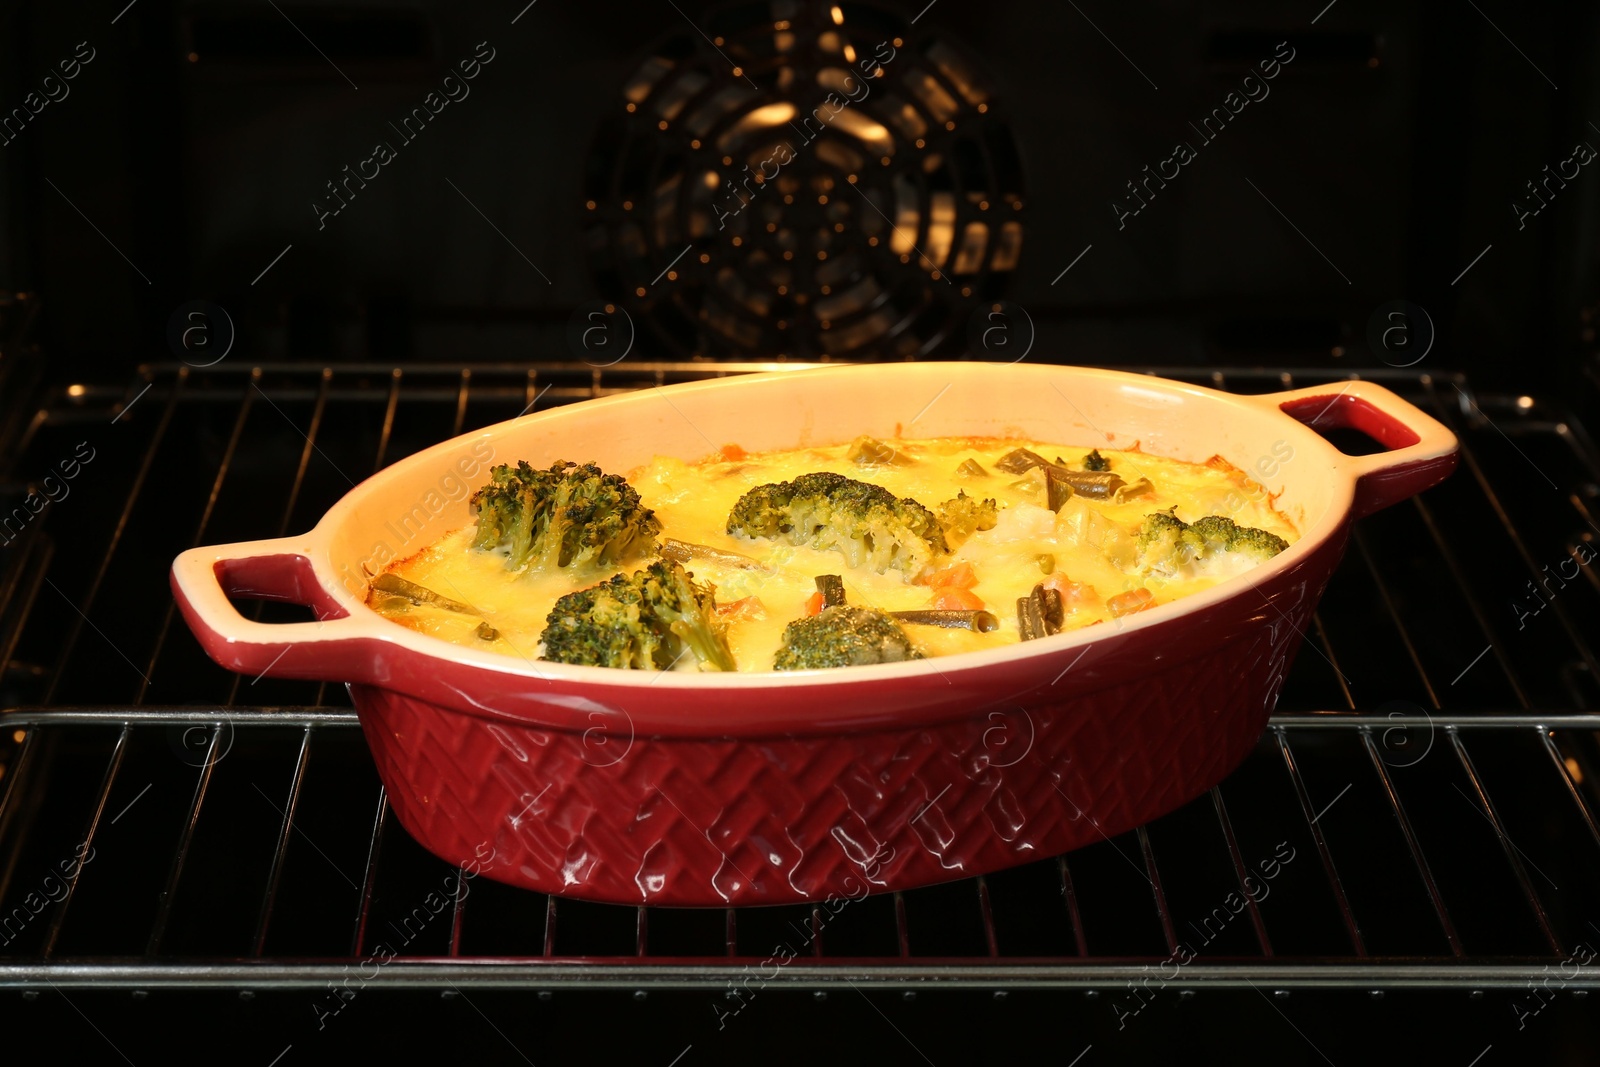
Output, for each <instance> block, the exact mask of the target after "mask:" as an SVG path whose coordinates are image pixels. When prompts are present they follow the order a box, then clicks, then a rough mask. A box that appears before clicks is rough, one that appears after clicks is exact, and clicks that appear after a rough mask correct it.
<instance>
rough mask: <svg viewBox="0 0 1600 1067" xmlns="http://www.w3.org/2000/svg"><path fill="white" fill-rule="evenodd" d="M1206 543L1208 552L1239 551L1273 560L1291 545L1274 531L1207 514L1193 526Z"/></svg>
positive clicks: (1250, 556) (1257, 558) (1256, 558)
mask: <svg viewBox="0 0 1600 1067" xmlns="http://www.w3.org/2000/svg"><path fill="white" fill-rule="evenodd" d="M1190 529H1191V530H1193V531H1194V532H1195V533H1197V534H1199V535H1200V536H1201V537H1202V538H1203V539H1204V540H1205V543H1206V553H1207V554H1208V555H1209V554H1212V553H1216V552H1237V553H1239V554H1241V555H1244V556H1248V557H1249V558H1251V559H1255V560H1264V559H1271V558H1272V557H1273V556H1276V555H1277V554H1278V553H1279V552H1282V551H1283V550H1284V549H1286V548H1288V547H1289V542H1287V541H1285V540H1284V539H1283V538H1281V537H1279V536H1278V535H1277V534H1275V533H1268V532H1267V531H1266V530H1258V529H1256V528H1255V527H1254V526H1240V525H1239V524H1238V523H1236V522H1234V521H1233V520H1232V519H1230V518H1227V517H1226V516H1224V515H1207V516H1206V517H1205V518H1203V519H1198V520H1196V521H1195V523H1194V525H1192V526H1191V527H1190Z"/></svg>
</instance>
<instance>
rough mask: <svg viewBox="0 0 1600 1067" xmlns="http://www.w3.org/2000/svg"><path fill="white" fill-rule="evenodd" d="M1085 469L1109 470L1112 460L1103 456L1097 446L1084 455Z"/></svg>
mask: <svg viewBox="0 0 1600 1067" xmlns="http://www.w3.org/2000/svg"><path fill="white" fill-rule="evenodd" d="M1083 469H1084V470H1086V471H1108V470H1110V469H1111V461H1110V460H1109V459H1107V458H1106V457H1104V456H1102V455H1101V454H1100V450H1099V449H1098V448H1097V449H1095V450H1094V451H1093V452H1090V453H1089V454H1088V455H1087V456H1084V457H1083Z"/></svg>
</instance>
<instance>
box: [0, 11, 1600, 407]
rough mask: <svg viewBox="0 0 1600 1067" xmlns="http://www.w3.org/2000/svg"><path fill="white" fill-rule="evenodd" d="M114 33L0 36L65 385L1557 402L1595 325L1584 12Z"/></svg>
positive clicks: (9, 149) (34, 283)
mask: <svg viewBox="0 0 1600 1067" xmlns="http://www.w3.org/2000/svg"><path fill="white" fill-rule="evenodd" d="M121 6H122V5H120V4H116V3H112V4H110V5H99V6H97V7H96V8H95V9H94V10H93V11H90V10H88V9H83V8H80V7H78V6H76V5H55V4H39V3H18V4H11V5H6V11H5V14H4V16H3V18H4V21H3V24H0V40H3V41H4V45H3V47H4V49H5V52H6V56H5V60H6V74H5V76H4V79H3V83H0V91H3V92H4V98H5V106H6V108H7V109H11V108H12V107H13V105H16V106H18V107H24V105H28V106H32V105H31V104H30V103H29V102H30V101H32V102H38V101H40V99H41V97H43V98H44V99H43V103H39V104H38V107H39V111H38V113H37V114H33V113H28V114H26V115H25V117H24V118H21V119H15V120H14V121H13V122H12V124H11V125H9V126H7V127H5V129H6V134H5V136H6V144H5V147H4V149H3V154H0V162H3V176H0V181H3V183H4V186H3V189H4V192H5V194H6V212H5V214H4V217H3V219H0V225H3V226H4V230H3V233H0V236H3V240H0V287H4V288H11V289H22V290H35V291H37V292H38V293H40V294H42V295H43V297H44V301H45V303H44V310H43V317H42V320H41V322H40V324H39V338H40V340H41V342H42V343H43V345H44V347H45V349H46V350H47V351H49V352H51V353H52V354H53V358H54V360H56V361H58V363H59V365H60V366H61V367H62V368H63V370H62V371H61V373H62V374H64V375H65V374H72V375H80V374H85V373H87V372H91V371H93V372H97V373H99V374H100V375H101V376H106V375H112V376H115V375H120V374H122V373H123V372H125V371H126V370H127V368H129V367H131V366H132V365H133V364H135V363H137V362H140V361H144V360H149V359H161V358H168V357H169V356H170V355H171V354H172V353H173V352H174V351H176V352H178V353H179V354H183V355H185V357H186V358H188V359H189V360H190V362H192V363H195V364H197V365H199V364H202V363H204V362H205V361H206V359H208V358H211V357H212V355H213V354H214V353H216V352H218V351H219V346H220V345H221V343H222V342H223V341H224V340H227V339H228V337H227V334H228V325H229V324H231V327H232V331H233V337H232V338H231V340H232V342H233V348H232V349H231V350H230V356H231V358H234V359H238V358H241V357H242V358H244V359H248V360H267V359H280V358H288V359H293V360H315V361H351V360H362V359H371V360H376V361H381V362H388V363H394V362H406V361H423V360H429V361H431V360H441V361H453V360H467V359H471V360H479V361H481V360H499V359H505V360H518V359H533V358H539V359H550V358H556V359H560V358H574V359H577V358H589V357H593V356H594V355H595V354H596V349H595V348H594V347H593V345H594V344H595V343H597V342H598V343H604V342H606V341H608V340H610V341H611V342H612V343H613V347H612V348H611V349H610V350H608V351H607V352H605V353H603V354H605V355H607V356H609V355H611V354H614V353H615V352H617V351H618V349H619V347H620V346H622V344H623V342H624V340H631V341H632V343H633V347H632V349H631V351H633V352H636V353H638V354H640V355H644V356H661V357H668V358H691V357H696V356H701V357H706V358H720V357H732V356H737V357H743V358H751V357H755V358H767V357H783V358H806V359H818V358H833V359H843V358H849V359H861V358H874V359H875V358H906V357H916V358H929V357H948V356H959V355H962V354H964V353H967V354H979V355H983V356H985V357H987V358H1006V359H1010V358H1014V357H1015V356H1017V355H1020V354H1021V353H1023V352H1024V351H1026V352H1028V353H1029V356H1030V358H1033V359H1044V360H1049V361H1078V362H1097V363H1156V364H1173V363H1181V362H1189V363H1206V362H1212V363H1219V364H1221V363H1233V364H1248V363H1252V362H1256V363H1272V364H1284V365H1294V364H1301V365H1314V366H1319V367H1326V366H1330V365H1333V366H1349V367H1350V368H1351V369H1353V370H1354V369H1359V368H1362V367H1370V366H1377V365H1379V364H1380V357H1382V359H1383V360H1384V361H1387V362H1390V363H1397V364H1398V363H1404V362H1407V361H1408V360H1411V359H1413V358H1414V357H1415V355H1416V354H1417V353H1419V352H1422V351H1427V355H1426V357H1425V358H1427V359H1429V360H1430V361H1432V362H1433V363H1436V364H1438V365H1440V366H1453V367H1462V368H1465V369H1468V370H1471V371H1473V372H1474V374H1475V375H1476V378H1477V380H1478V381H1479V382H1480V383H1481V384H1489V383H1491V382H1494V381H1497V380H1500V381H1510V382H1521V383H1527V384H1552V385H1553V384H1555V383H1556V382H1557V381H1558V380H1560V379H1558V378H1557V377H1556V376H1557V375H1558V374H1562V373H1565V371H1564V370H1563V368H1564V367H1569V366H1571V365H1572V363H1573V362H1574V357H1576V356H1577V355H1578V354H1579V353H1580V352H1581V350H1582V349H1583V347H1584V345H1585V343H1586V342H1585V338H1584V336H1583V333H1582V330H1583V326H1582V323H1583V319H1584V316H1585V314H1586V309H1588V308H1589V307H1590V306H1591V305H1592V304H1593V303H1594V302H1595V300H1596V299H1597V298H1596V293H1595V289H1594V272H1593V263H1594V252H1593V244H1594V242H1593V236H1594V231H1595V193H1594V189H1595V183H1594V181H1593V180H1592V179H1591V178H1590V177H1589V175H1588V174H1587V170H1588V168H1587V167H1584V166H1582V151H1581V150H1579V149H1577V148H1576V147H1575V146H1578V145H1580V143H1588V144H1593V145H1596V146H1600V129H1597V128H1596V127H1595V126H1594V125H1592V123H1591V122H1589V121H1588V120H1589V117H1590V116H1600V106H1595V104H1596V102H1595V95H1596V94H1595V85H1594V78H1593V76H1592V74H1591V71H1592V70H1593V69H1594V65H1593V64H1592V63H1589V62H1586V60H1587V58H1588V57H1589V54H1590V52H1591V51H1592V47H1593V40H1594V36H1595V29H1596V26H1595V22H1596V16H1595V13H1594V11H1593V9H1584V10H1581V11H1580V10H1579V9H1578V8H1576V7H1572V8H1549V9H1526V8H1516V7H1514V6H1507V5H1495V4H1490V5H1485V6H1483V7H1482V8H1481V9H1479V8H1475V7H1474V6H1473V5H1467V6H1465V7H1459V6H1458V5H1444V4H1403V5H1387V4H1378V3H1363V2H1361V0H1339V2H1337V3H1334V4H1329V5H1328V6H1327V7H1326V8H1324V9H1323V10H1322V11H1321V12H1320V13H1319V12H1318V11H1317V10H1315V9H1316V8H1317V7H1318V6H1319V5H1318V4H1317V3H1316V2H1315V0H1313V3H1311V4H1310V5H1308V6H1307V7H1306V9H1305V10H1300V9H1298V8H1296V9H1294V10H1292V11H1291V10H1290V9H1288V8H1285V7H1284V6H1283V5H1268V4H1261V3H1255V4H1234V5H1229V6H1227V7H1226V8H1222V7H1213V8H1210V9H1202V8H1200V7H1199V6H1198V5H1190V4H1182V3H1176V2H1164V3H1158V4H1155V5H1153V6H1149V7H1140V8H1138V9H1133V8H1119V7H1118V6H1116V5H1108V4H1089V3H1084V4H1065V5H1043V4H1024V3H1016V2H1004V0H1002V2H995V3H987V4H979V5H975V4H970V3H958V2H956V0H939V2H937V3H936V4H929V5H927V6H924V5H923V2H922V0H914V2H913V3H911V4H909V5H901V6H899V7H898V8H894V7H887V8H884V7H874V6H865V5H858V4H842V5H839V6H838V7H834V6H832V5H817V4H801V3H797V2H790V0H768V2H760V0H756V2H750V3H734V4H723V5H718V6H715V7H711V6H707V5H704V4H691V3H679V4H672V3H662V4H636V5H626V6H623V7H619V6H617V5H600V4H572V3H560V2H555V0H546V2H544V3H539V4H536V5H532V6H528V7H523V6H522V5H521V4H518V3H514V2H513V3H496V4H493V5H488V4H473V5H464V4H442V3H410V4H401V3H362V4H346V5H339V6H332V5H307V4H303V3H300V4H289V3H282V4H278V5H269V4H257V3H206V4H194V5H190V4H173V3H160V2H157V0H141V2H139V3H138V4H136V5H134V6H132V7H131V8H129V9H126V10H122V11H121V12H120V14H119V13H118V11H117V10H116V9H117V8H120V7H121ZM102 7H103V8H105V10H101V9H100V8H102ZM778 26H785V27H787V28H785V29H781V30H780V29H776V28H775V27H778ZM895 40H899V41H901V42H902V43H901V44H900V45H899V46H898V47H895V46H894V45H893V44H892V42H893V41H895ZM718 42H720V43H718ZM846 49H850V50H852V51H851V52H850V53H848V54H853V55H855V57H856V58H855V64H854V67H855V68H859V69H861V70H867V69H869V67H868V66H867V65H868V64H870V63H871V62H872V60H871V59H870V58H869V55H876V56H877V57H878V59H879V60H882V69H883V73H882V75H881V77H879V78H876V79H869V81H868V82H867V83H860V82H856V81H852V80H845V81H843V82H839V81H838V79H839V78H840V77H842V72H844V71H850V70H852V69H853V68H852V64H851V63H850V62H849V61H848V60H847V59H844V58H841V57H843V56H844V55H846V54H847V53H846V51H845V50H846ZM890 53H892V55H890ZM886 57H887V58H886ZM735 68H737V69H738V70H739V73H738V74H737V75H736V74H735V73H734V69H735ZM68 70H75V72H76V73H75V76H74V77H72V78H70V79H66V78H65V77H64V75H65V73H66V72H67V71H68ZM830 70H831V71H832V74H829V73H828V72H829V71H830ZM52 73H53V74H54V75H55V79H54V80H53V81H52V82H50V83H46V82H45V81H44V79H45V78H46V77H47V76H50V75H52ZM469 74H470V75H471V76H470V77H469V76H468V75H469ZM830 77H831V78H833V79H835V81H832V82H830V81H829V78H830ZM447 79H448V80H447ZM863 86H865V87H864V88H863ZM830 92H834V93H836V94H837V95H835V96H834V97H833V99H834V100H835V101H838V102H842V104H843V106H842V107H841V108H840V109H839V111H838V113H833V112H832V111H831V110H830V105H829V104H828V103H827V101H828V97H829V93H830ZM30 93H34V94H35V95H34V96H31V97H30V96H29V94H30ZM858 94H862V95H859V96H858ZM841 96H842V97H848V98H849V99H848V100H843V101H841ZM630 104H633V105H634V106H633V109H632V110H631V111H630V110H629V105H630ZM774 108H776V109H778V110H776V111H774V110H773V109H774ZM819 108H820V111H819ZM763 109H766V110H765V111H763ZM25 110H26V108H25ZM11 114H13V115H16V114H17V112H11ZM412 115H417V116H418V117H417V118H416V119H414V120H411V121H410V122H408V119H407V117H408V116H412ZM763 115H764V116H765V119H763V118H762V116H763ZM819 115H820V119H821V122H820V126H824V127H826V129H823V130H821V132H820V133H819V134H818V135H817V136H816V139H815V140H814V141H808V140H807V139H806V137H805V136H804V135H805V134H806V133H808V132H810V128H811V126H812V123H810V122H808V116H811V117H817V116H819ZM897 116H898V117H897ZM940 119H944V123H943V124H941V123H940V121H939V120H940ZM424 120H425V121H424ZM780 120H782V121H780ZM741 123H742V124H743V125H742V126H741V125H740V124H741ZM662 126H665V129H663V128H661V127H662ZM703 131H704V132H705V136H704V137H703V138H702V137H699V136H697V134H698V133H700V132H703ZM791 131H793V132H791ZM914 135H918V136H914ZM784 141H787V142H788V146H789V147H790V148H791V149H793V152H794V157H795V158H793V160H792V161H785V163H782V164H780V163H777V162H776V161H775V162H774V163H773V164H772V166H771V168H770V169H767V170H765V171H764V173H765V174H766V175H768V176H771V177H772V178H773V182H774V184H773V185H772V186H768V187H767V188H770V189H771V190H772V192H770V193H769V192H767V188H762V186H763V185H764V184H765V183H757V184H756V185H751V184H750V182H749V180H748V179H749V177H750V176H751V175H752V174H754V173H757V172H763V170H764V167H765V165H766V164H765V162H764V161H765V160H769V159H772V158H773V157H772V155H771V153H772V151H773V150H774V149H775V148H776V146H777V145H778V144H779V143H780V142H784ZM379 146H383V147H384V148H386V149H387V151H386V152H381V153H380V152H379V151H377V149H378V148H379ZM880 151H881V152H882V153H883V154H882V155H881V156H878V158H874V155H875V154H876V153H879V152H880ZM385 157H387V158H385ZM885 160H887V161H888V162H884V161H885ZM751 164H753V167H752V168H751V169H746V168H747V167H750V165H751ZM1547 166H1548V167H1549V168H1551V170H1554V171H1560V172H1562V173H1570V169H1571V168H1577V169H1580V170H1582V171H1583V173H1580V174H1579V175H1578V176H1577V177H1575V178H1573V179H1572V180H1571V181H1563V180H1561V179H1560V178H1559V177H1557V178H1555V179H1552V178H1551V177H1550V176H1549V172H1547V171H1546V170H1545V168H1546V167H1547ZM347 168H348V169H347ZM858 171H859V173H857V172H858ZM774 172H777V173H774ZM352 173H354V174H355V175H356V176H355V177H354V179H352ZM362 174H364V175H366V176H367V178H366V179H362V178H361V177H360V175H362ZM851 176H854V177H856V179H857V180H856V181H855V182H851V181H849V178H850V177H851ZM1540 180H1542V181H1543V182H1544V184H1543V185H1542V186H1540V187H1539V189H1538V190H1532V189H1530V188H1529V187H1528V185H1527V183H1528V182H1530V181H1540ZM719 182H722V183H724V184H721V185H718V183H719ZM711 186H716V188H715V189H714V190H713V189H712V188H711ZM741 188H742V189H743V190H744V191H743V192H741V191H740V189H741ZM830 192H831V196H830V195H829V194H830ZM1536 192H1537V193H1539V194H1540V195H1538V196H1535V193H1536ZM782 197H788V198H790V199H788V200H787V201H784V202H782V203H780V202H779V201H780V199H781V198H782ZM819 200H820V201H826V202H825V203H824V202H818V201H819ZM591 204H592V205H593V206H590V205H591ZM891 223H892V224H891ZM974 227H976V229H974ZM880 237H881V240H880ZM736 239H737V240H736ZM908 246H909V247H908ZM785 252H788V253H791V256H790V257H789V258H787V259H786V258H784V255H783V254H784V253H785ZM830 256H831V258H829V257H830ZM675 257H676V258H675ZM191 301H205V302H206V304H207V305H208V306H206V307H203V308H200V310H201V311H202V313H203V316H204V317H203V318H201V319H193V318H191V317H190V315H189V313H190V312H191V311H193V310H195V308H196V307H199V305H194V306H190V302H191ZM219 307H220V308H221V309H223V310H224V311H225V312H226V317H227V322H226V323H223V322H222V321H221V320H220V319H218V321H217V322H213V321H212V320H213V319H216V318H218V313H217V312H216V311H215V308H219ZM1396 315H1398V316H1399V317H1396ZM596 316H598V317H596ZM190 323H200V324H202V325H204V326H205V327H206V329H203V330H200V331H197V332H195V333H193V334H191V335H184V334H183V333H182V328H183V327H184V326H186V325H188V324H190ZM591 327H599V328H600V329H599V332H598V333H596V332H594V330H593V329H591ZM208 330H209V331H210V332H209V333H208V332H207V331H208ZM1430 335H1432V336H1431V337H1430ZM183 336H188V337H189V338H190V342H191V344H190V347H189V348H188V349H187V350H186V349H184V348H182V347H178V348H176V349H175V348H174V344H177V343H178V342H179V340H181V338H182V337H183ZM208 338H209V339H210V343H211V347H210V348H207V349H204V350H203V351H198V350H197V349H196V348H195V347H194V346H195V344H197V343H199V342H201V341H206V340H208ZM1429 340H1431V341H1432V344H1433V347H1432V349H1431V350H1428V349H1427V344H1428V342H1429ZM1374 345H1376V346H1377V351H1376V352H1375V351H1374ZM66 368H70V370H68V369H66ZM1530 380H1531V381H1530Z"/></svg>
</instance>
